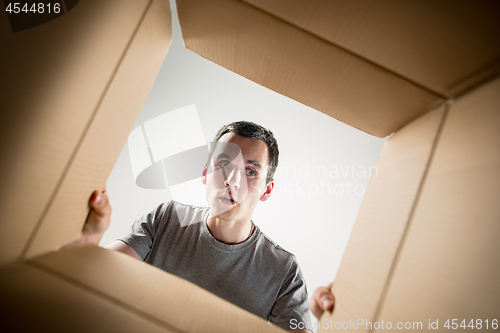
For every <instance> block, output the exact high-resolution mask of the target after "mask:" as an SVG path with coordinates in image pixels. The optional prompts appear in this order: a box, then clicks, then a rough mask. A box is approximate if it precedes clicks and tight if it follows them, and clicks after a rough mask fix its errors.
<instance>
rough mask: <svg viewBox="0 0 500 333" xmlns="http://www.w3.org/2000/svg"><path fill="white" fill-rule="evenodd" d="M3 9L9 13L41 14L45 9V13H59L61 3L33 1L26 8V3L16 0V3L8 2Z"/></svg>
mask: <svg viewBox="0 0 500 333" xmlns="http://www.w3.org/2000/svg"><path fill="white" fill-rule="evenodd" d="M5 11H6V12H9V13H14V14H17V13H21V12H24V13H30V12H31V13H38V14H42V13H44V12H45V11H47V13H49V14H50V13H51V12H52V13H56V14H58V13H60V12H61V4H60V3H57V2H56V3H54V4H50V3H49V4H44V3H34V4H32V5H31V7H29V8H28V4H27V3H24V5H23V3H22V2H21V3H19V2H16V3H9V5H8V6H7V8H5Z"/></svg>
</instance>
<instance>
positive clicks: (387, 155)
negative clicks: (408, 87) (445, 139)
mask: <svg viewBox="0 0 500 333" xmlns="http://www.w3.org/2000/svg"><path fill="white" fill-rule="evenodd" d="M444 114H445V108H444V107H443V108H440V109H438V110H435V111H433V112H430V113H428V114H426V115H425V116H423V117H421V118H419V119H417V120H416V121H414V122H412V123H411V124H409V125H407V126H405V127H404V128H403V129H401V130H400V131H398V132H397V133H396V134H394V135H393V136H392V137H390V138H389V139H387V140H386V142H385V143H384V146H383V148H382V152H381V153H380V157H379V159H378V162H377V168H376V170H375V171H374V173H373V176H372V178H371V180H370V184H369V186H368V189H367V192H366V195H365V197H364V200H363V203H362V205H361V208H360V211H359V214H358V217H357V219H356V223H355V224H354V228H353V230H352V233H351V236H350V238H349V242H348V244H347V247H346V250H345V253H344V256H343V258H342V262H341V264H340V267H339V271H338V273H337V278H336V280H335V283H334V285H333V294H334V295H335V300H336V305H335V311H334V312H333V315H330V314H327V313H325V314H324V316H323V318H322V319H326V320H327V321H328V322H330V320H331V321H332V322H333V323H336V322H340V323H344V322H350V321H351V322H356V321H357V320H358V319H362V320H373V318H374V316H375V315H376V313H377V309H378V308H379V305H380V302H381V299H382V295H383V292H384V288H385V286H386V284H387V283H388V278H389V276H390V272H391V270H392V266H393V263H394V260H395V257H396V255H397V252H398V249H399V247H400V244H401V241H402V237H403V235H404V233H405V231H406V228H407V225H408V222H409V220H410V217H411V214H412V211H413V209H414V206H415V202H416V200H417V197H418V194H419V191H420V187H421V183H422V180H423V179H424V176H425V173H426V171H427V168H428V166H429V163H430V160H431V156H432V153H433V151H434V149H435V145H436V142H437V137H438V133H439V130H440V127H441V126H442V123H443V119H444ZM353 331H356V332H360V331H364V332H368V331H369V330H368V329H365V327H364V326H363V327H359V329H357V330H353Z"/></svg>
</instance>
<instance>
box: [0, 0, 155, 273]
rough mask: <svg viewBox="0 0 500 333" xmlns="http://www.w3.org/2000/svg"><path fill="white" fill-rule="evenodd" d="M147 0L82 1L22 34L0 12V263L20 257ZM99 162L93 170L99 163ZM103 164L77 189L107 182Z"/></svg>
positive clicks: (83, 132) (82, 134)
mask: <svg viewBox="0 0 500 333" xmlns="http://www.w3.org/2000/svg"><path fill="white" fill-rule="evenodd" d="M148 5H149V1H146V0H144V1H129V2H123V1H119V0H117V1H106V2H102V1H84V2H80V3H79V4H78V5H77V6H76V7H75V8H73V9H72V10H71V11H70V12H68V13H67V14H65V15H63V16H61V17H59V18H57V19H55V20H53V21H50V22H48V23H45V24H42V25H39V26H37V27H34V28H31V29H28V30H24V31H21V32H17V33H12V31H11V30H10V26H9V23H8V20H7V15H0V16H1V17H0V40H1V44H2V55H1V63H2V68H1V71H2V83H1V84H2V86H1V87H0V93H1V94H2V95H1V99H2V112H1V121H0V124H1V126H2V130H1V131H0V142H2V144H1V145H0V159H1V160H0V177H1V180H2V187H1V192H0V205H1V206H0V210H1V211H2V223H1V224H0V264H3V263H7V262H12V261H14V260H16V259H19V258H20V254H21V252H22V251H23V248H24V247H25V245H26V243H27V242H28V240H29V238H30V236H31V235H32V233H33V230H34V229H35V226H36V225H37V223H38V222H39V220H40V219H41V218H42V216H43V215H44V213H45V209H46V208H47V205H48V204H49V203H50V202H51V200H52V197H53V195H54V193H55V191H57V189H58V186H59V182H60V181H61V177H63V174H64V173H65V172H66V171H67V168H68V165H69V164H70V163H71V161H72V157H73V156H72V155H73V154H74V152H75V149H76V147H77V146H78V145H79V144H80V140H81V139H82V137H83V136H84V135H85V133H86V128H87V126H88V124H89V122H91V119H92V117H93V116H94V113H95V111H96V108H98V107H99V104H100V101H101V98H102V97H103V92H104V91H106V89H107V86H108V84H109V83H110V80H111V79H112V78H113V75H114V72H115V70H116V68H117V65H118V64H119V62H120V59H121V58H122V57H123V56H124V52H126V50H127V46H128V43H129V42H130V40H131V38H132V36H133V34H134V31H135V29H136V28H137V25H138V24H139V23H140V20H141V18H142V14H143V12H144V10H145V9H146V8H147V6H148ZM137 112H139V110H137ZM103 158H104V159H106V158H108V157H104V156H103ZM95 164H96V161H92V165H93V166H92V167H89V169H90V170H89V171H88V172H91V168H94V167H95V168H98V169H100V168H101V167H100V166H95ZM104 164H107V163H104ZM100 170H101V172H102V174H101V177H100V179H96V180H93V181H92V183H91V184H88V185H87V187H86V188H82V189H80V190H82V191H84V190H86V193H84V196H87V197H88V196H89V195H90V194H91V191H88V188H95V187H98V188H99V187H102V186H103V184H104V179H105V177H106V172H105V171H104V169H100ZM82 193H83V192H82ZM82 199H83V200H82V201H81V204H80V206H81V207H84V205H85V204H86V201H87V198H82ZM80 211H82V209H79V212H80ZM83 217H84V215H81V216H80V218H83ZM63 225H64V224H61V226H63Z"/></svg>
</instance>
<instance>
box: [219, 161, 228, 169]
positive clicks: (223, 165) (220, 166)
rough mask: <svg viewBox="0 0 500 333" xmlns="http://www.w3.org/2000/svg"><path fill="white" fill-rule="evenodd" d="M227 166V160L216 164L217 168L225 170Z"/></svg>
mask: <svg viewBox="0 0 500 333" xmlns="http://www.w3.org/2000/svg"><path fill="white" fill-rule="evenodd" d="M228 165H229V161H227V160H222V161H220V162H218V163H217V166H218V167H219V168H225V167H227V166H228Z"/></svg>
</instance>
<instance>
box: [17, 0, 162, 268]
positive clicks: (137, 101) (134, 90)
mask: <svg viewBox="0 0 500 333" xmlns="http://www.w3.org/2000/svg"><path fill="white" fill-rule="evenodd" d="M171 31H172V30H171V14H170V9H169V4H168V2H167V1H165V0H154V1H151V3H150V5H149V6H148V7H147V8H146V9H145V11H144V14H143V19H142V20H141V21H140V23H139V25H138V26H137V28H136V33H135V34H134V35H133V36H131V40H130V42H129V47H128V48H127V49H126V50H124V53H123V56H122V59H121V61H120V62H119V64H118V65H117V68H116V71H115V74H114V75H113V77H112V78H111V80H110V83H109V85H108V87H107V89H106V90H105V91H104V92H103V96H102V99H101V101H100V103H99V106H98V108H97V110H96V112H95V115H94V117H92V118H91V119H90V120H89V124H88V126H87V129H86V131H85V132H84V133H83V134H82V138H81V141H80V142H79V144H78V145H77V146H76V147H75V150H74V152H73V155H72V159H71V160H70V161H69V163H68V166H67V168H66V171H65V173H63V174H62V175H61V179H60V181H59V184H58V187H57V188H56V189H55V190H54V195H53V200H52V201H51V202H49V203H48V206H47V210H46V214H44V215H43V216H42V217H41V218H40V221H39V223H38V225H37V228H36V229H35V231H34V232H33V234H32V237H31V239H30V242H28V243H27V245H26V247H25V250H24V251H23V255H22V257H23V258H32V257H34V256H37V255H40V254H43V253H45V252H48V251H53V250H54V249H56V248H59V247H60V246H63V245H65V244H68V243H70V242H71V241H73V240H75V239H76V238H77V237H78V236H79V234H80V232H81V230H82V227H83V224H84V222H85V218H86V216H87V214H88V204H87V203H88V199H89V195H90V194H91V193H92V191H93V190H95V189H96V188H97V189H99V188H102V187H104V184H105V181H106V179H107V177H108V175H109V173H110V172H111V170H112V168H113V165H114V163H115V161H116V159H117V158H118V156H119V154H120V151H121V149H122V147H123V144H124V143H125V142H126V140H127V137H128V134H129V132H130V130H131V128H132V126H133V124H134V122H135V120H136V118H137V115H138V114H139V112H140V111H141V108H142V105H143V104H144V102H145V100H146V98H147V96H148V94H149V91H150V89H151V86H152V85H153V83H154V80H155V78H156V75H157V74H158V71H159V70H160V67H161V64H162V63H163V60H164V58H165V55H166V54H167V51H168V47H169V45H170V42H171V36H172V35H171ZM110 125H111V126H113V127H114V128H113V130H112V131H110V130H109V126H110ZM103 142H106V145H103Z"/></svg>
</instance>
